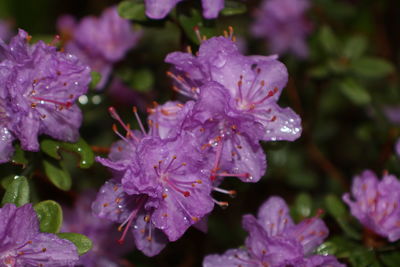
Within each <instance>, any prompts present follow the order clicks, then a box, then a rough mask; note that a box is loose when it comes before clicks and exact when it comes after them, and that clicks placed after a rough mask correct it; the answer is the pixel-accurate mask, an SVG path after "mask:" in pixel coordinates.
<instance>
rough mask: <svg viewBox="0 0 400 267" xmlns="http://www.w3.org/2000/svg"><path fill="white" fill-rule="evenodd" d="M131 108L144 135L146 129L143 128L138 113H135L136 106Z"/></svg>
mask: <svg viewBox="0 0 400 267" xmlns="http://www.w3.org/2000/svg"><path fill="white" fill-rule="evenodd" d="M132 109H133V113H134V114H135V117H136V120H137V122H138V124H139V127H140V130H141V131H142V133H143V134H144V135H146V131H145V130H144V127H143V124H142V120H141V119H140V117H139V115H138V113H137V108H136V107H133V108H132Z"/></svg>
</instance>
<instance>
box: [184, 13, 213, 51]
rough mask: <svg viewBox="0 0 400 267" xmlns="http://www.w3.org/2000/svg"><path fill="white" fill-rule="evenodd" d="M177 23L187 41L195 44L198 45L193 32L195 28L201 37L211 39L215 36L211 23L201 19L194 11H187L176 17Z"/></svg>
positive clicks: (196, 37)
mask: <svg viewBox="0 0 400 267" xmlns="http://www.w3.org/2000/svg"><path fill="white" fill-rule="evenodd" d="M178 20H179V23H180V25H181V27H182V29H183V31H184V32H185V35H186V37H187V38H189V40H190V41H191V42H193V43H195V44H200V40H199V38H198V36H197V35H196V32H195V30H194V29H195V27H197V28H198V30H199V32H200V33H201V36H202V37H203V36H206V37H208V38H209V37H212V36H214V35H216V34H217V32H216V29H215V27H213V25H212V22H210V21H206V20H205V19H203V17H202V15H201V13H200V12H199V11H198V10H196V9H190V10H187V12H185V13H180V14H179V15H178Z"/></svg>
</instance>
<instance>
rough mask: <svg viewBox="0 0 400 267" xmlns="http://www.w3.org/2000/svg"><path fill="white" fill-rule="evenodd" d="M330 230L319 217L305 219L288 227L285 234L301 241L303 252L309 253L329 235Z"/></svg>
mask: <svg viewBox="0 0 400 267" xmlns="http://www.w3.org/2000/svg"><path fill="white" fill-rule="evenodd" d="M328 234H329V230H328V228H327V227H326V225H325V223H324V221H322V220H321V219H319V218H315V217H314V218H309V219H305V220H303V221H302V222H300V223H299V224H297V225H295V226H292V227H290V228H287V229H286V230H285V233H284V235H285V236H287V237H290V238H293V239H295V240H297V241H298V242H300V244H301V245H302V246H303V251H304V252H303V253H304V254H306V255H307V254H309V253H311V252H312V251H313V250H314V249H315V248H316V247H318V246H319V245H320V244H322V242H323V241H324V240H325V238H326V237H327V236H328Z"/></svg>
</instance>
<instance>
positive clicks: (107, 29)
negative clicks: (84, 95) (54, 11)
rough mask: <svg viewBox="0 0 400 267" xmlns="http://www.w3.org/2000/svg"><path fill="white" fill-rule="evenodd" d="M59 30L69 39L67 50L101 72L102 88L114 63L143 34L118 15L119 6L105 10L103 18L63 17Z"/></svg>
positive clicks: (100, 84)
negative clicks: (77, 20) (76, 18)
mask: <svg viewBox="0 0 400 267" xmlns="http://www.w3.org/2000/svg"><path fill="white" fill-rule="evenodd" d="M58 30H59V31H60V32H61V34H62V36H63V37H64V39H66V40H67V42H66V44H65V50H66V51H68V52H70V53H72V54H75V55H76V56H78V57H79V58H80V59H81V60H82V61H83V62H85V63H86V64H88V65H89V66H90V67H91V68H92V70H94V71H97V72H99V73H101V75H102V80H101V81H100V83H99V84H98V86H97V87H98V88H102V87H104V85H105V83H106V82H107V80H108V77H109V75H110V73H111V70H112V65H113V64H114V63H116V62H118V61H120V60H121V59H122V58H123V57H124V56H125V54H126V53H127V52H128V50H129V49H131V48H132V47H134V46H135V45H136V44H137V42H138V40H139V37H140V35H141V34H140V33H139V32H136V31H134V30H133V29H132V27H131V24H130V22H129V21H128V20H126V19H123V18H121V17H120V16H119V15H118V12H117V10H116V8H115V7H111V8H107V9H106V10H104V12H103V13H102V15H101V16H100V17H99V18H96V17H93V16H89V17H85V18H84V19H82V21H80V22H79V23H77V22H76V21H75V20H74V18H72V17H71V16H68V15H66V16H63V17H60V19H59V21H58Z"/></svg>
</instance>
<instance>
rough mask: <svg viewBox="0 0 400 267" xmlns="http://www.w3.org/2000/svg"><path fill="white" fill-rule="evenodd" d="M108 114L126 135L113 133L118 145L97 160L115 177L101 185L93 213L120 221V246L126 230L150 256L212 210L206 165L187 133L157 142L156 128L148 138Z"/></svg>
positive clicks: (144, 133)
mask: <svg viewBox="0 0 400 267" xmlns="http://www.w3.org/2000/svg"><path fill="white" fill-rule="evenodd" d="M110 111H111V113H112V115H113V117H114V119H116V120H118V121H120V123H121V124H122V125H123V127H124V128H125V130H126V131H127V135H126V137H123V136H122V135H120V134H119V133H118V132H117V130H115V131H116V133H117V134H118V135H120V136H121V138H122V141H119V142H118V143H116V145H114V146H113V148H112V151H111V153H110V155H109V159H98V161H100V163H102V164H103V165H105V166H107V167H109V168H111V169H112V170H113V171H114V177H115V178H114V180H112V181H110V182H107V183H106V184H105V185H104V186H103V188H102V189H101V191H100V193H99V195H98V197H97V199H96V201H95V202H94V204H93V210H94V212H95V214H97V215H98V216H99V217H101V218H107V219H109V220H113V221H116V222H119V223H122V224H121V230H122V228H123V227H125V230H124V232H123V234H122V237H121V239H120V241H121V242H122V241H123V240H124V238H125V236H126V234H127V231H128V230H130V231H132V233H133V236H134V239H135V244H136V247H137V248H138V249H139V250H141V251H142V252H143V253H145V254H146V255H148V256H153V255H156V254H158V253H159V252H160V250H161V249H162V248H163V247H164V246H165V244H166V242H167V240H169V241H175V240H177V239H178V238H180V237H181V236H182V235H183V233H184V232H185V231H186V230H187V229H188V228H189V227H190V226H191V225H193V224H195V223H197V222H198V221H199V220H200V219H201V218H202V217H204V216H205V215H206V214H208V213H209V212H210V211H211V210H212V208H213V205H214V202H213V199H212V198H211V197H210V192H211V189H212V188H211V182H210V179H209V173H208V172H207V170H206V169H205V166H204V164H205V162H206V161H205V160H204V155H203V154H201V153H200V151H199V149H198V147H197V146H195V145H194V144H193V143H194V141H193V140H194V139H193V138H192V136H190V135H189V134H185V133H179V134H176V135H175V136H174V137H170V138H165V139H161V138H160V136H157V133H158V131H157V130H155V129H153V130H151V131H150V134H147V133H146V132H145V131H144V129H143V126H142V125H141V124H140V125H141V128H142V129H143V131H142V132H141V133H138V132H133V131H131V130H130V129H129V127H128V126H127V125H126V124H124V123H123V122H122V121H121V119H120V118H119V116H118V114H116V113H115V111H114V110H113V109H111V110H110ZM135 115H136V116H137V113H136V110H135ZM151 125H152V127H155V128H156V127H157V124H156V123H154V124H151ZM167 238H168V239H167Z"/></svg>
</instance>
